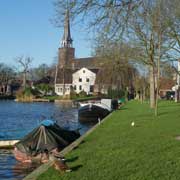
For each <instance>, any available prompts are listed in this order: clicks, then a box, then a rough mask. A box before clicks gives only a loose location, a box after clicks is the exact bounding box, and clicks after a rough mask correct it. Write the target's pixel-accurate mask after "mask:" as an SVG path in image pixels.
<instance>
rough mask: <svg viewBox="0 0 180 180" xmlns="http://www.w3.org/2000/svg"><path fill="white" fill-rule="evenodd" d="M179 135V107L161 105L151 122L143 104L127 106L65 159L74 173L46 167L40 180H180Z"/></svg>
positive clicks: (171, 103) (172, 104)
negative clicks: (158, 113)
mask: <svg viewBox="0 0 180 180" xmlns="http://www.w3.org/2000/svg"><path fill="white" fill-rule="evenodd" d="M132 121H134V122H135V127H131V125H130V124H131V122H132ZM178 135H180V104H175V103H173V102H161V103H160V115H159V117H157V118H155V117H154V114H153V111H152V110H150V109H149V107H148V105H147V104H145V105H141V104H139V103H137V102H135V101H134V102H130V103H128V104H127V105H126V106H125V107H124V108H123V109H122V110H119V111H116V112H114V113H113V114H112V116H111V117H110V118H109V120H107V121H105V122H104V123H103V124H101V125H100V126H99V127H98V128H97V129H96V130H95V131H94V132H93V133H92V134H90V135H89V136H88V137H87V138H85V140H84V143H82V144H81V145H80V146H79V147H78V148H77V149H75V150H73V151H72V152H71V153H70V154H68V155H67V157H66V158H67V159H68V161H69V162H68V165H69V166H70V167H71V168H72V169H73V172H71V173H66V174H63V175H61V174H60V173H59V172H57V171H56V170H54V169H53V168H50V169H49V170H48V171H47V172H46V173H44V174H42V175H41V176H40V177H39V178H38V180H49V179H53V180H57V179H58V180H59V179H63V180H70V179H73V180H76V179H77V180H79V179H81V180H85V179H87V180H92V179H95V180H106V179H107V180H112V179H113V180H119V179H122V180H126V179H128V180H135V179H136V180H140V179H142V180H145V179H147V180H162V179H163V180H167V179H168V180H169V179H171V180H172V179H177V180H178V179H180V141H178V140H176V139H175V137H176V136H178Z"/></svg>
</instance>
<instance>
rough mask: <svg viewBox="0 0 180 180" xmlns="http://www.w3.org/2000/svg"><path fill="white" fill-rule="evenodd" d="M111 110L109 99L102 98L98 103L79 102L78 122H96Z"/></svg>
mask: <svg viewBox="0 0 180 180" xmlns="http://www.w3.org/2000/svg"><path fill="white" fill-rule="evenodd" d="M110 112H111V100H110V99H102V100H101V102H100V103H86V104H80V108H79V109H78V119H79V121H80V122H98V121H100V120H102V119H103V118H104V117H106V116H107V115H108V114H109V113H110Z"/></svg>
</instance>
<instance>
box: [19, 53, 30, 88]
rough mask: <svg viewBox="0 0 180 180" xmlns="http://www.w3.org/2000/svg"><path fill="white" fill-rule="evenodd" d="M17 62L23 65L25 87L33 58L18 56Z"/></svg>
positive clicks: (24, 86)
mask: <svg viewBox="0 0 180 180" xmlns="http://www.w3.org/2000/svg"><path fill="white" fill-rule="evenodd" d="M16 62H17V63H18V64H19V65H20V66H21V69H22V74H23V89H25V88H26V81H27V73H28V71H29V67H30V65H31V63H32V58H31V57H24V56H20V57H17V58H16Z"/></svg>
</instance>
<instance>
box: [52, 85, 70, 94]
mask: <svg viewBox="0 0 180 180" xmlns="http://www.w3.org/2000/svg"><path fill="white" fill-rule="evenodd" d="M71 87H72V84H55V93H56V94H57V95H59V96H63V95H69V94H70V92H71Z"/></svg>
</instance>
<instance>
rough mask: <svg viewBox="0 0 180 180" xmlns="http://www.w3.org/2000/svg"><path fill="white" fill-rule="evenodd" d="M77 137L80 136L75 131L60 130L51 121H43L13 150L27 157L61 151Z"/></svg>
mask: <svg viewBox="0 0 180 180" xmlns="http://www.w3.org/2000/svg"><path fill="white" fill-rule="evenodd" d="M79 136H80V134H79V133H77V132H75V131H68V130H65V129H62V128H61V127H60V126H58V125H57V124H56V123H54V122H53V121H51V120H45V121H42V123H41V125H40V126H39V127H37V128H36V129H34V130H33V131H32V132H30V133H29V134H28V135H26V136H25V137H24V138H23V139H22V140H20V141H19V142H18V143H17V144H15V148H16V149H17V150H18V151H20V152H22V153H25V154H27V155H28V156H36V155H37V154H39V153H43V152H44V151H48V152H51V151H52V150H53V149H58V150H61V149H63V148H64V147H66V146H67V145H68V144H70V143H71V142H73V141H74V140H76V139H77V138H78V137H79Z"/></svg>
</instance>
